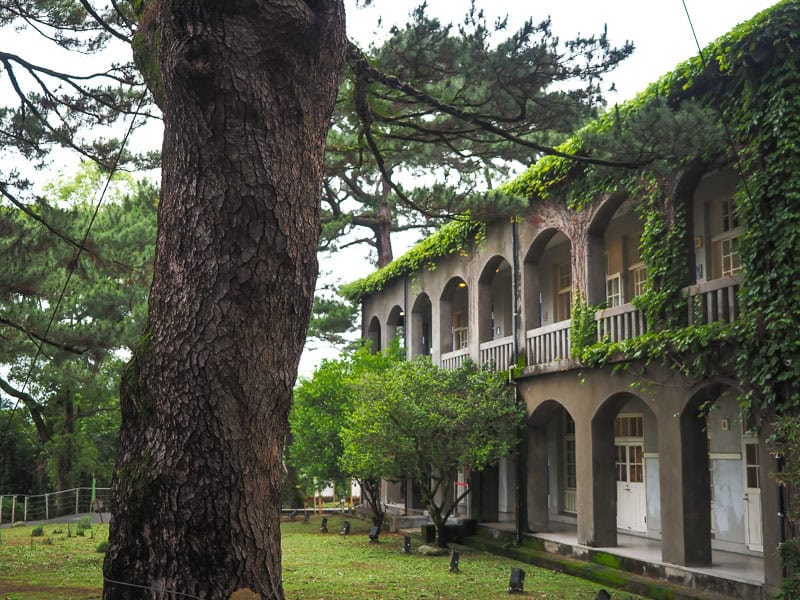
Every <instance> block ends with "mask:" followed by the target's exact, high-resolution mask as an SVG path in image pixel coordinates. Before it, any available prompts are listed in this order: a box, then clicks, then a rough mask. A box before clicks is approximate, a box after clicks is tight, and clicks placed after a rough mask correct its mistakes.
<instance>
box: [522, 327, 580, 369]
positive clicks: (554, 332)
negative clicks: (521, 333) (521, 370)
mask: <svg viewBox="0 0 800 600" xmlns="http://www.w3.org/2000/svg"><path fill="white" fill-rule="evenodd" d="M569 328H570V321H559V322H558V323H553V324H552V325H545V326H544V327H539V328H537V329H531V330H529V331H528V332H527V333H526V334H525V338H526V340H525V346H526V350H527V353H528V364H529V365H543V364H545V363H549V362H553V361H556V360H562V359H566V358H569V357H570V345H569Z"/></svg>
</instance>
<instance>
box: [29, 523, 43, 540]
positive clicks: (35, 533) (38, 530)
mask: <svg viewBox="0 0 800 600" xmlns="http://www.w3.org/2000/svg"><path fill="white" fill-rule="evenodd" d="M43 535H44V525H39V526H37V527H34V528H33V529H32V530H31V537H42V536H43Z"/></svg>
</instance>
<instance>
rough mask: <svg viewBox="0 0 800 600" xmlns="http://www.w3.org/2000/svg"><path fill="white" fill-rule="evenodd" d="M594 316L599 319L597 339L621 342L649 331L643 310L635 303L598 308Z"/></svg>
mask: <svg viewBox="0 0 800 600" xmlns="http://www.w3.org/2000/svg"><path fill="white" fill-rule="evenodd" d="M594 318H595V319H596V320H597V341H598V342H602V341H603V340H608V341H611V342H621V341H622V340H629V339H631V338H634V337H637V336H640V335H642V334H643V333H645V332H646V331H647V321H645V318H644V315H643V314H642V311H640V310H638V309H637V308H636V307H635V306H634V305H633V304H621V305H620V306H614V307H612V308H605V309H603V310H598V311H597V313H596V314H595V316H594Z"/></svg>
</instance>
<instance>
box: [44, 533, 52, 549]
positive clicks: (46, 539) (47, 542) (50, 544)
mask: <svg viewBox="0 0 800 600" xmlns="http://www.w3.org/2000/svg"><path fill="white" fill-rule="evenodd" d="M43 543H44V544H45V545H46V546H52V545H53V538H51V537H50V536H49V535H48V536H47V537H46V538H45V540H44V542H43Z"/></svg>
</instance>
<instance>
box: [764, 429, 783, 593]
mask: <svg viewBox="0 0 800 600" xmlns="http://www.w3.org/2000/svg"><path fill="white" fill-rule="evenodd" d="M771 433H772V431H771V430H770V428H769V426H768V425H766V424H765V426H763V427H762V431H761V433H760V435H759V440H758V441H759V448H758V451H759V468H758V479H759V481H760V482H761V530H762V535H763V543H764V587H765V589H766V590H767V592H768V593H769V594H770V597H773V596H774V595H775V594H776V593H777V592H778V589H779V588H780V585H781V581H782V579H783V573H782V570H781V565H780V560H779V559H778V545H779V544H780V521H779V519H778V487H777V484H776V483H775V477H774V473H776V472H777V471H778V465H777V461H776V460H775V458H773V456H772V455H771V454H770V453H769V452H767V446H766V444H765V440H766V438H767V437H768V436H769V435H770V434H771ZM784 493H785V491H784ZM784 507H786V504H784ZM784 510H785V508H784Z"/></svg>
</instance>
